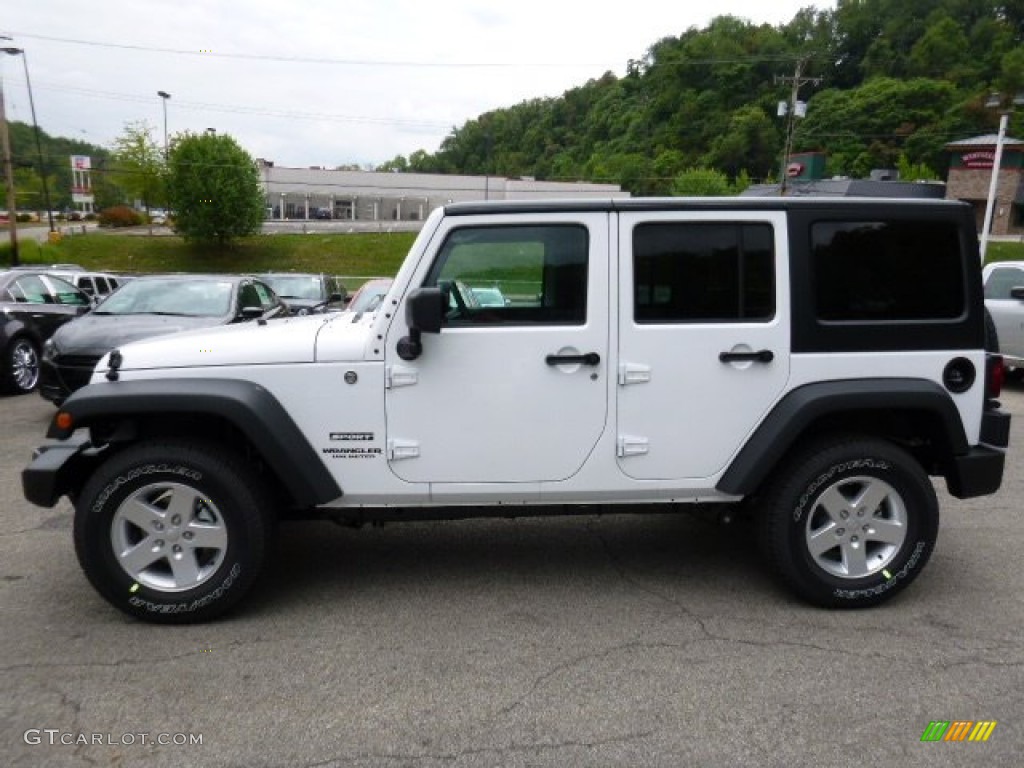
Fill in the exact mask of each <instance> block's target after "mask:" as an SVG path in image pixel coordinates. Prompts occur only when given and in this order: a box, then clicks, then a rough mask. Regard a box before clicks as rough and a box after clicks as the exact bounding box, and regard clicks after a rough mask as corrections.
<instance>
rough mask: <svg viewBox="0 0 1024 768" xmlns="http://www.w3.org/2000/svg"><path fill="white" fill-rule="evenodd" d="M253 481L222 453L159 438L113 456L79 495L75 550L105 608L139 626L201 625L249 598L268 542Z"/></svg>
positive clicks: (264, 512) (265, 512)
mask: <svg viewBox="0 0 1024 768" xmlns="http://www.w3.org/2000/svg"><path fill="white" fill-rule="evenodd" d="M268 498H270V494H269V493H268V492H267V490H266V488H265V486H264V484H263V482H262V481H261V480H260V478H259V477H258V476H257V475H256V474H255V473H254V472H253V471H252V470H251V469H250V468H249V467H248V466H246V465H245V464H244V463H243V462H242V461H241V460H240V459H238V458H237V457H234V456H233V455H231V454H230V453H229V452H227V451H225V450H224V449H223V448H222V447H220V446H214V445H212V444H203V443H196V442H188V441H183V440H182V441H178V440H167V441H154V442H147V443H141V444H139V445H136V446H131V447H130V448H128V449H126V450H124V451H122V452H120V453H118V454H115V455H114V456H113V457H112V458H110V459H109V460H108V461H107V462H106V463H105V464H103V465H102V466H100V467H99V469H97V471H96V472H95V474H94V475H93V476H92V477H91V478H90V480H89V481H88V483H86V485H85V487H84V488H83V489H82V493H81V494H80V496H79V497H78V499H77V502H76V510H75V552H76V554H77V555H78V561H79V563H80V564H81V566H82V570H84V571H85V575H86V576H87V577H88V579H89V581H90V582H91V583H92V585H93V586H94V587H95V588H96V590H97V591H98V592H99V593H100V594H101V595H102V596H103V597H104V598H106V599H107V600H108V601H109V602H110V603H111V604H112V605H114V606H115V607H117V608H119V609H121V610H122V611H124V612H125V613H128V614H131V615H133V616H137V617H138V618H141V619H145V620H146V621H152V622H158V623H167V624H180V623H190V622H198V621H206V620H208V619H212V618H214V617H216V616H219V615H220V614H222V613H224V612H225V611H227V610H228V609H229V608H231V607H232V606H234V605H235V604H236V603H237V602H238V601H239V600H241V599H242V598H243V597H244V596H245V594H246V592H248V591H249V589H250V587H251V586H252V584H253V582H254V581H255V580H256V577H257V575H258V574H259V571H260V568H261V566H262V564H263V560H264V556H265V553H266V549H267V544H268V538H269V526H270V519H271V510H270V509H269V508H268V507H267V502H266V499H268Z"/></svg>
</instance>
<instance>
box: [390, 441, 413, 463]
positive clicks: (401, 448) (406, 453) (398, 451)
mask: <svg viewBox="0 0 1024 768" xmlns="http://www.w3.org/2000/svg"><path fill="white" fill-rule="evenodd" d="M419 455H420V444H419V443H418V442H417V441H415V440H388V461H399V460H400V459H415V458H419Z"/></svg>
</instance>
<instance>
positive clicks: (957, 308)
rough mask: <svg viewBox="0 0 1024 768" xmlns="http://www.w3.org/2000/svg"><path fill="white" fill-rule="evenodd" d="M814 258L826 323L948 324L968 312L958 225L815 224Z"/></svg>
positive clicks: (820, 314)
mask: <svg viewBox="0 0 1024 768" xmlns="http://www.w3.org/2000/svg"><path fill="white" fill-rule="evenodd" d="M810 255H811V263H810V267H811V273H812V274H811V277H812V289H813V292H814V301H815V312H816V315H817V318H818V320H819V321H821V322H826V323H830V322H836V323H840V322H872V321H891V320H906V321H915V320H951V319H955V318H958V317H961V316H962V315H963V314H964V312H965V309H966V290H965V284H964V280H965V278H964V268H963V263H962V259H961V254H960V234H959V231H958V228H957V226H956V224H955V223H953V222H945V221H934V220H932V221H914V220H894V221H883V220H874V221H872V220H866V221H817V222H815V223H814V224H812V226H811V254H810Z"/></svg>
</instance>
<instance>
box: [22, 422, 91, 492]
mask: <svg viewBox="0 0 1024 768" xmlns="http://www.w3.org/2000/svg"><path fill="white" fill-rule="evenodd" d="M98 456H99V451H98V450H97V449H95V448H93V446H92V443H90V442H89V440H88V439H87V438H84V437H83V438H81V439H79V440H75V439H70V440H63V441H61V442H56V443H46V444H45V445H42V446H40V447H39V448H36V450H35V452H34V453H33V455H32V461H31V462H30V463H29V465H28V466H27V467H25V469H23V470H22V471H21V488H22V491H23V492H24V494H25V498H26V499H28V500H29V501H30V502H32V503H33V504H35V505H37V506H40V507H52V506H53V505H54V504H56V503H57V501H58V500H59V499H60V497H61V496H63V495H65V494H67V493H70V492H71V491H72V490H73V489H75V488H78V487H79V485H80V482H81V480H82V479H83V478H84V476H85V473H86V472H87V471H88V470H89V469H90V468H91V467H92V465H93V464H94V463H95V461H96V459H97V457H98Z"/></svg>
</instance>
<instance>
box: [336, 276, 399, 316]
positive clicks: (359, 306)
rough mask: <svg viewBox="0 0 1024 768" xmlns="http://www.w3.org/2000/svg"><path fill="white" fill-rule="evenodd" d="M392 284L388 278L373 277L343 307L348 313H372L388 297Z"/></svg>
mask: <svg viewBox="0 0 1024 768" xmlns="http://www.w3.org/2000/svg"><path fill="white" fill-rule="evenodd" d="M393 282H394V280H392V279H391V278H390V277H375V278H373V279H372V280H367V281H366V282H365V283H363V284H362V285H361V286H360V287H359V290H357V291H356V292H355V293H353V294H352V300H351V301H349V303H348V306H346V307H345V309H346V310H348V311H349V312H356V313H360V312H373V311H374V310H375V309H377V307H379V306H380V303H381V302H382V301H384V297H385V296H387V295H388V291H389V290H390V289H391V284H392V283H393Z"/></svg>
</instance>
